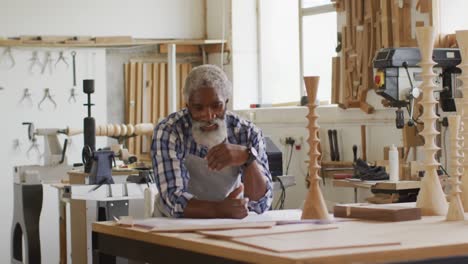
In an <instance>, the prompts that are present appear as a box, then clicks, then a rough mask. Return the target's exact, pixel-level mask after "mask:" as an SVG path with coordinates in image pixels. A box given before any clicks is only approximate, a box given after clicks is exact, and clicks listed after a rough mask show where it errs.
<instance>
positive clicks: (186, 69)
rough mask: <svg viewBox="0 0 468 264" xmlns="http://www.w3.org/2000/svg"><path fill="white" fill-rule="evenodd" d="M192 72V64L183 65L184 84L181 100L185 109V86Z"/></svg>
mask: <svg viewBox="0 0 468 264" xmlns="http://www.w3.org/2000/svg"><path fill="white" fill-rule="evenodd" d="M191 70H192V65H191V64H190V63H183V64H182V70H181V71H180V74H181V75H180V80H181V82H182V86H181V95H182V96H181V97H180V100H181V103H180V105H181V107H182V108H184V107H185V104H186V102H185V98H184V86H185V80H186V79H187V76H188V74H189V73H190V71H191Z"/></svg>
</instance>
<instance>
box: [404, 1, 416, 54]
mask: <svg viewBox="0 0 468 264" xmlns="http://www.w3.org/2000/svg"><path fill="white" fill-rule="evenodd" d="M400 11H401V13H400V17H401V20H400V23H401V27H400V29H401V30H400V32H401V34H402V35H400V46H401V47H415V46H417V43H416V40H415V39H413V38H412V36H411V27H412V25H411V0H404V1H403V8H402V9H401V10H400Z"/></svg>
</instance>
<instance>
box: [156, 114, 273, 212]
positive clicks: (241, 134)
mask: <svg viewBox="0 0 468 264" xmlns="http://www.w3.org/2000/svg"><path fill="white" fill-rule="evenodd" d="M226 125H227V134H228V142H229V143H231V144H237V145H243V146H246V147H254V148H255V149H256V150H257V152H258V158H257V159H258V160H257V162H258V163H259V165H260V166H259V167H260V168H261V169H262V174H263V175H265V176H266V177H267V178H268V182H267V191H266V193H265V195H264V196H263V197H262V198H261V199H259V200H258V201H249V204H248V207H249V210H251V211H255V212H257V213H263V212H264V211H266V210H268V208H270V205H271V202H272V196H273V192H272V181H271V174H270V171H269V169H268V159H267V154H266V149H265V142H264V140H263V135H262V132H261V130H260V129H258V128H257V127H256V126H255V125H254V124H252V123H251V122H249V121H247V120H243V119H240V118H239V116H237V115H235V114H233V113H230V112H226ZM207 153H208V149H207V148H206V147H204V146H201V145H198V144H197V143H196V142H195V140H194V139H193V137H192V118H191V116H190V114H189V112H188V109H186V108H185V109H182V110H180V111H178V112H175V113H172V114H171V115H169V116H168V117H167V118H166V119H164V120H163V121H161V122H160V123H159V124H158V125H157V126H156V127H155V129H154V134H153V142H152V144H151V156H152V158H153V170H154V174H155V176H156V177H155V178H156V186H157V187H158V190H159V195H160V198H161V201H162V204H164V207H165V208H164V209H165V211H166V213H168V214H170V215H171V216H173V217H182V216H183V212H184V208H185V207H186V206H187V203H188V201H189V200H190V199H192V198H193V197H194V196H193V194H191V193H188V192H187V190H188V182H189V180H190V175H189V173H188V171H187V169H186V167H185V165H184V159H185V156H186V155H187V154H192V155H195V156H198V157H201V158H204V157H205V156H206V154H207ZM239 174H241V175H242V176H241V179H242V181H243V171H242V168H240V169H239Z"/></svg>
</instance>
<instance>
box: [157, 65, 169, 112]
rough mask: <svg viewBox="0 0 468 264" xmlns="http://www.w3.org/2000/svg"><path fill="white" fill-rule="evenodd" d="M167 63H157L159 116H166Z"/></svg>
mask: <svg viewBox="0 0 468 264" xmlns="http://www.w3.org/2000/svg"><path fill="white" fill-rule="evenodd" d="M166 74H167V63H161V64H159V116H160V117H164V116H167V109H168V105H167V103H168V98H167V78H166Z"/></svg>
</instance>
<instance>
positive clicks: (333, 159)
mask: <svg viewBox="0 0 468 264" xmlns="http://www.w3.org/2000/svg"><path fill="white" fill-rule="evenodd" d="M328 144H329V145H330V159H331V160H332V161H335V147H333V136H332V131H331V129H328Z"/></svg>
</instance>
